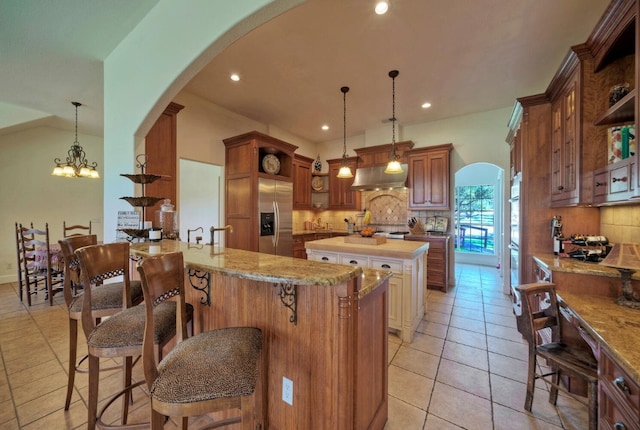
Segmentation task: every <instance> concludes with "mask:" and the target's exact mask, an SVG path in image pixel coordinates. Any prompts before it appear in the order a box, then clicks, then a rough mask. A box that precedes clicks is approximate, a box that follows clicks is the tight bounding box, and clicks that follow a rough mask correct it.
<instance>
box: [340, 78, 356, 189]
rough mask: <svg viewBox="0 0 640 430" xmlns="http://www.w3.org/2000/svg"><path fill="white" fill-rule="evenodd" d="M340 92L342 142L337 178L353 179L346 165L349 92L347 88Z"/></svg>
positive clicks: (341, 89)
mask: <svg viewBox="0 0 640 430" xmlns="http://www.w3.org/2000/svg"><path fill="white" fill-rule="evenodd" d="M340 91H342V103H343V106H344V109H343V113H344V117H343V122H342V124H343V135H342V136H343V140H342V166H340V170H339V171H338V178H353V173H351V168H350V167H349V165H348V164H347V93H348V92H349V87H342V88H340Z"/></svg>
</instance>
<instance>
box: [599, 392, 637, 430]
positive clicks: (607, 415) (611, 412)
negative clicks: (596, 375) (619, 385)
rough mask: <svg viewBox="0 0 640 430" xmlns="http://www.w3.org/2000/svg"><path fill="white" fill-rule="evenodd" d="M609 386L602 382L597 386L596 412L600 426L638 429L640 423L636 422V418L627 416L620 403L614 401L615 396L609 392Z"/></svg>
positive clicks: (629, 429)
mask: <svg viewBox="0 0 640 430" xmlns="http://www.w3.org/2000/svg"><path fill="white" fill-rule="evenodd" d="M610 389H611V388H610V387H609V386H608V385H607V384H604V385H603V386H600V387H599V391H600V392H599V394H598V414H599V421H600V427H599V428H603V429H616V430H639V429H640V424H638V418H637V417H636V418H635V419H634V418H633V417H632V416H629V414H628V412H625V411H624V410H622V408H620V405H618V404H617V403H616V401H615V400H614V398H615V397H616V396H615V395H613V394H612V393H610V391H609V390H610Z"/></svg>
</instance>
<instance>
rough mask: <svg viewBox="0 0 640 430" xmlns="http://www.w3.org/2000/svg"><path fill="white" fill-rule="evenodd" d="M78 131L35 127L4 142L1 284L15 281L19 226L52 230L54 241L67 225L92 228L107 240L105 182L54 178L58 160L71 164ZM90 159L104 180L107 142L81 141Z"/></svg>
mask: <svg viewBox="0 0 640 430" xmlns="http://www.w3.org/2000/svg"><path fill="white" fill-rule="evenodd" d="M74 139H75V134H74V132H73V131H69V130H60V129H57V128H52V127H36V128H32V129H28V130H24V131H19V132H16V133H11V134H6V135H2V136H0V205H2V209H1V210H0V283H4V282H12V281H14V280H15V278H16V241H15V231H14V229H15V223H16V222H18V223H22V224H29V223H31V222H33V223H34V226H35V227H38V228H42V229H44V225H45V223H48V224H49V236H50V241H51V242H55V243H57V241H58V240H59V239H61V238H62V222H63V221H67V223H71V224H88V223H89V221H92V223H93V232H94V233H96V234H97V235H98V240H102V213H103V207H102V179H98V180H96V179H85V178H73V179H70V178H61V177H55V176H51V171H52V170H53V167H54V162H53V159H54V158H56V157H57V158H62V159H64V158H66V155H67V151H68V150H69V148H70V147H71V145H72V143H73V141H74ZM78 141H79V143H80V145H81V146H82V147H83V148H84V150H85V152H86V154H87V159H89V161H95V162H97V163H98V171H99V172H100V174H102V166H103V162H102V139H101V138H99V137H96V136H90V135H84V134H79V135H78Z"/></svg>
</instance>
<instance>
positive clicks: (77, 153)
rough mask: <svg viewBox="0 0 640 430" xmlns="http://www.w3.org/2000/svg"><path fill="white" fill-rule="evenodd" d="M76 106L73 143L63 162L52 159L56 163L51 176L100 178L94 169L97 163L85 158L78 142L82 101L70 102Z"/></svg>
mask: <svg viewBox="0 0 640 430" xmlns="http://www.w3.org/2000/svg"><path fill="white" fill-rule="evenodd" d="M71 104H72V105H74V106H75V107H76V140H74V141H73V145H71V148H70V149H69V151H68V152H67V159H66V161H65V162H63V161H62V160H60V159H59V158H56V159H54V160H53V162H54V163H56V167H54V168H53V172H51V174H52V175H53V176H63V177H65V178H94V179H98V178H100V174H99V173H98V171H97V170H96V167H98V163H95V162H94V163H91V164H89V162H88V161H87V159H86V158H85V155H86V154H85V152H84V149H82V146H80V143H78V106H82V103H79V102H71Z"/></svg>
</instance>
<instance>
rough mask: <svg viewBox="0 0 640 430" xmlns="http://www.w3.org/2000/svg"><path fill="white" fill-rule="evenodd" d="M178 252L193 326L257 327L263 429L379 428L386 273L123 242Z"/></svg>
mask: <svg viewBox="0 0 640 430" xmlns="http://www.w3.org/2000/svg"><path fill="white" fill-rule="evenodd" d="M177 251H181V252H183V254H184V260H185V268H186V269H187V272H188V274H186V276H187V277H188V278H189V279H188V281H187V284H186V285H187V299H188V301H189V302H190V303H192V304H193V305H194V307H195V308H196V309H195V315H194V329H195V331H196V332H198V331H206V330H210V329H214V328H219V327H229V326H241V325H246V326H254V327H259V328H260V329H261V330H262V331H263V333H264V338H265V353H266V354H267V362H268V363H267V368H268V370H267V381H266V385H267V390H266V391H267V393H268V395H267V398H266V399H265V404H266V408H267V416H268V421H269V422H268V423H267V425H266V427H271V428H336V429H359V428H373V429H382V428H383V427H384V424H385V422H386V419H387V409H388V401H387V383H388V382H387V380H388V378H387V375H388V362H387V340H388V337H387V336H388V335H387V319H388V300H389V297H388V283H389V279H390V277H391V276H392V273H391V272H390V271H386V270H372V269H368V268H364V269H363V268H360V267H353V266H344V265H335V264H326V263H319V262H313V261H305V260H300V259H293V258H290V257H281V256H275V255H269V254H261V253H256V252H250V251H242V250H236V249H230V248H219V247H211V246H208V245H194V244H187V243H181V242H176V241H162V242H160V243H149V242H145V243H137V244H132V245H131V253H132V254H133V255H136V256H138V257H143V258H144V257H148V256H152V255H160V254H164V253H169V252H177ZM189 285H191V286H193V287H194V288H190V287H189ZM205 296H206V299H205ZM207 303H208V304H207ZM283 378H287V379H289V380H291V381H293V405H290V404H288V403H286V402H284V401H283V399H282V384H283Z"/></svg>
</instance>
